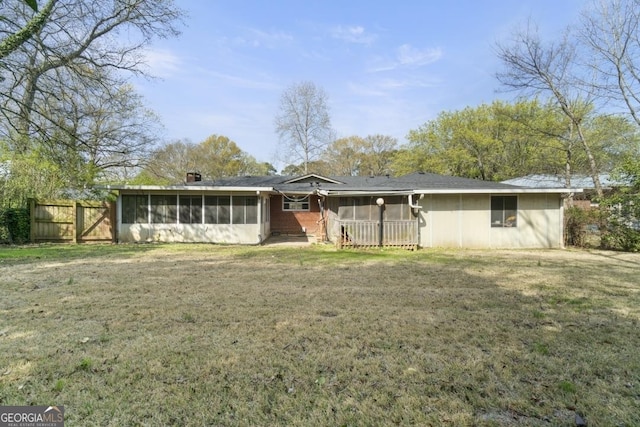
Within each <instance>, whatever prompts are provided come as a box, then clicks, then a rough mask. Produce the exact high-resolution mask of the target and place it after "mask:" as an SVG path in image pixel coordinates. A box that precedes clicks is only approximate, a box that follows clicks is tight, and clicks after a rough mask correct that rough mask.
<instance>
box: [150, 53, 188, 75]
mask: <svg viewBox="0 0 640 427" xmlns="http://www.w3.org/2000/svg"><path fill="white" fill-rule="evenodd" d="M144 62H145V63H146V65H147V67H148V69H149V72H150V73H151V75H153V76H156V77H162V78H167V77H171V76H173V75H175V74H176V73H177V72H178V71H180V69H181V68H182V67H181V66H182V63H183V61H182V59H181V58H180V57H179V56H178V55H176V54H175V53H173V52H172V51H170V50H166V49H153V48H151V49H147V50H146V51H145V52H144Z"/></svg>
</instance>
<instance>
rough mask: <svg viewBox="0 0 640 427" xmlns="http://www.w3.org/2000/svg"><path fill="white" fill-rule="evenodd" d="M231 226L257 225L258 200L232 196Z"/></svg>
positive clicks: (249, 197) (254, 197)
mask: <svg viewBox="0 0 640 427" xmlns="http://www.w3.org/2000/svg"><path fill="white" fill-rule="evenodd" d="M232 212H233V218H232V223H233V224H257V223H258V198H257V197H256V196H233V210H232Z"/></svg>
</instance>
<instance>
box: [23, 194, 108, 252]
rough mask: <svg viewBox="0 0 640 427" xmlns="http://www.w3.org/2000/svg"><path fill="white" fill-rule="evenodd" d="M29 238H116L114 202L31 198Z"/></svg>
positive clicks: (63, 240) (85, 239) (87, 240)
mask: <svg viewBox="0 0 640 427" xmlns="http://www.w3.org/2000/svg"><path fill="white" fill-rule="evenodd" d="M30 212H31V242H32V243H37V242H69V243H82V242H115V224H116V218H115V212H116V209H115V203H110V202H95V201H77V200H31V201H30Z"/></svg>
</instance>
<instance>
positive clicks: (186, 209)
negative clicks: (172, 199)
mask: <svg viewBox="0 0 640 427" xmlns="http://www.w3.org/2000/svg"><path fill="white" fill-rule="evenodd" d="M180 224H202V196H180Z"/></svg>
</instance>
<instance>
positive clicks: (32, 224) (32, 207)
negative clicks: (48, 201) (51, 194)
mask: <svg viewBox="0 0 640 427" xmlns="http://www.w3.org/2000/svg"><path fill="white" fill-rule="evenodd" d="M29 240H30V241H31V243H35V242H36V199H29Z"/></svg>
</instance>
